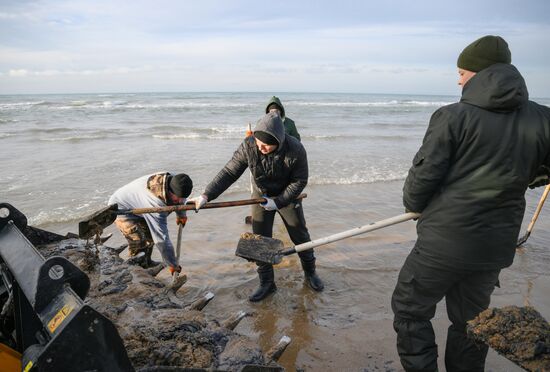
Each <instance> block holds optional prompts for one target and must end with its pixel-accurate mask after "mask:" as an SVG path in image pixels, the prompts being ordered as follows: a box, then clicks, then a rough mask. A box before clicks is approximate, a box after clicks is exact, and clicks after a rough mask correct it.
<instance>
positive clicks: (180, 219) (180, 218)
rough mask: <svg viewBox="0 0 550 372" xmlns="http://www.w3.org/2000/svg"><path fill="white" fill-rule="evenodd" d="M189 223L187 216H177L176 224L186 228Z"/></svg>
mask: <svg viewBox="0 0 550 372" xmlns="http://www.w3.org/2000/svg"><path fill="white" fill-rule="evenodd" d="M186 223H187V216H176V224H177V225H182V226H183V227H185V224H186Z"/></svg>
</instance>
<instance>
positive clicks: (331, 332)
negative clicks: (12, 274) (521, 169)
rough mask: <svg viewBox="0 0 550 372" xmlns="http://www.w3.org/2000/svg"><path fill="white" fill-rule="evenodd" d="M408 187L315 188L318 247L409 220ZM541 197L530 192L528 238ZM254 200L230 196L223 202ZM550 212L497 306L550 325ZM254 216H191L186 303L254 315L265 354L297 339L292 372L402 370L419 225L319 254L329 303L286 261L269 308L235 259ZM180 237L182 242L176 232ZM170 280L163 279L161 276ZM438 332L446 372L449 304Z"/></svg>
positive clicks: (309, 202) (311, 190) (252, 331)
mask: <svg viewBox="0 0 550 372" xmlns="http://www.w3.org/2000/svg"><path fill="white" fill-rule="evenodd" d="M402 184H403V183H402V181H396V182H387V183H379V184H364V185H324V186H315V187H308V188H307V189H306V192H307V193H308V198H307V199H306V200H305V202H304V210H305V214H306V219H307V222H308V227H309V229H310V233H311V236H312V239H316V238H320V237H323V236H326V235H329V234H332V233H337V232H340V231H343V230H347V229H350V228H353V227H357V226H361V225H365V224H368V223H370V222H373V221H377V220H381V219H384V218H388V217H391V216H394V215H397V214H401V213H403V207H402V204H401V188H402ZM541 192H542V190H537V191H528V194H527V205H528V208H527V211H526V217H525V220H524V226H523V228H522V233H523V232H524V231H525V228H526V226H527V223H528V222H529V220H530V218H531V216H532V214H533V211H534V208H535V206H536V203H537V202H538V198H539V196H540V193H541ZM247 197H248V195H245V194H242V193H231V192H227V193H225V194H224V195H222V197H220V198H219V199H218V200H217V201H223V200H232V199H241V198H247ZM546 210H547V209H546ZM546 210H543V212H542V214H541V216H540V217H539V221H538V222H537V225H536V226H535V230H534V231H533V233H532V235H531V237H530V238H529V241H528V242H527V244H526V246H525V248H524V249H522V250H521V251H519V252H518V254H517V256H516V259H515V262H514V264H513V265H512V266H511V267H510V268H507V269H504V270H503V272H502V274H501V277H500V282H501V288H497V289H496V290H495V292H494V294H493V297H492V302H491V307H502V306H506V305H517V306H523V305H525V304H530V305H532V306H534V307H535V308H536V309H537V310H538V311H539V312H540V313H541V314H542V315H543V316H544V317H545V318H546V319H550V275H549V274H548V272H547V268H548V267H549V264H550V251H549V250H548V245H549V243H550V229H549V227H550V218H549V217H548V216H549V215H550V214H549V213H548V212H546ZM248 211H249V209H248V207H237V208H227V209H219V210H204V211H201V212H199V213H197V214H195V213H189V222H188V224H187V226H186V228H185V230H184V234H183V244H182V255H181V256H182V258H181V264H182V266H183V268H184V271H185V272H186V273H187V275H188V277H189V281H188V282H187V284H186V285H185V286H184V287H182V289H181V290H180V291H179V292H178V296H182V297H187V298H193V297H196V296H198V295H199V294H200V293H203V292H205V291H206V290H209V291H212V292H214V293H215V294H216V297H215V298H214V299H213V300H212V301H211V303H210V304H209V305H208V306H207V307H206V308H205V309H204V310H203V312H204V313H205V314H206V315H211V316H212V317H216V318H218V317H221V315H222V314H228V313H233V312H236V311H239V310H245V311H250V312H252V313H254V316H252V317H248V318H246V319H244V320H243V321H242V322H241V323H240V324H239V325H238V327H237V328H236V329H235V331H236V332H238V333H241V334H243V335H247V336H249V337H251V338H252V339H253V340H256V341H257V342H258V344H259V345H260V347H261V349H262V350H264V352H265V351H267V349H268V348H269V347H271V346H272V345H273V344H274V343H276V342H277V341H278V340H279V339H280V337H281V336H282V335H288V336H290V337H291V338H292V342H291V344H290V345H289V346H288V348H287V350H286V351H285V353H284V354H283V356H282V357H281V359H280V360H279V362H280V364H282V365H283V366H284V367H286V368H287V370H289V371H294V370H300V369H303V370H307V371H330V370H351V371H379V370H381V371H401V370H402V368H401V365H400V363H399V360H398V356H397V352H396V350H395V333H394V331H393V328H392V319H393V314H392V311H391V307H390V298H391V293H392V291H393V288H394V286H395V282H396V278H397V274H398V271H399V269H400V267H401V265H402V263H403V261H404V260H405V257H406V256H407V254H408V252H409V251H410V249H411V248H412V246H413V244H414V239H415V237H416V233H415V224H414V222H412V221H410V222H405V223H402V224H400V225H397V226H393V227H388V228H385V229H382V230H378V231H375V232H372V233H369V234H366V235H363V236H358V237H355V238H351V239H347V240H343V241H340V242H336V243H332V244H330V245H327V246H323V247H319V248H317V249H316V256H317V258H318V261H317V263H318V270H319V275H320V276H321V278H322V279H323V280H324V282H325V291H324V292H322V293H320V294H318V293H314V292H313V291H312V290H310V289H309V288H308V287H307V286H306V285H305V283H304V281H303V273H302V271H301V268H300V265H299V260H298V259H297V257H296V256H293V257H288V258H286V259H285V260H283V262H282V263H281V264H279V265H277V266H276V269H275V278H276V282H277V286H278V291H277V292H276V293H275V294H274V295H273V296H271V297H269V298H268V299H266V300H265V301H263V302H261V303H259V304H252V303H250V302H248V299H247V297H248V295H249V294H250V292H251V291H253V290H254V288H255V287H256V286H257V282H258V279H257V274H256V272H255V265H254V264H252V263H249V262H247V261H246V260H244V259H241V258H238V257H236V256H235V255H234V252H235V248H236V243H237V241H238V239H239V236H240V234H241V233H242V232H245V231H250V226H248V225H245V223H244V218H245V216H246V215H247V214H248ZM450 213H452V211H450ZM172 218H174V217H172ZM276 221H277V222H276V225H275V228H274V236H275V237H277V238H279V239H282V240H283V241H284V242H285V244H289V240H288V237H287V235H286V233H285V231H284V227H283V226H282V224H281V223H280V219H279V218H277V219H276ZM40 227H42V228H49V229H51V230H52V231H55V232H60V233H64V232H66V231H69V230H71V231H74V230H76V223H75V224H74V225H72V226H69V225H65V226H60V225H57V226H46V225H45V226H40ZM170 228H171V236H172V239H173V242H175V239H176V234H177V229H176V228H175V223H173V225H172V226H170ZM109 232H113V233H114V236H113V238H111V240H110V241H109V245H111V246H117V245H118V244H123V243H124V240H123V238H122V236H121V235H120V234H119V233H118V232H117V231H116V230H115V229H114V227H113V226H111V227H110V228H109V229H107V230H106V233H109ZM156 254H157V257H156V258H157V259H159V257H158V253H156ZM167 275H168V274H167V272H162V273H161V274H160V277H161V278H162V276H166V278H167ZM433 323H434V328H435V332H436V338H437V343H438V345H439V353H440V361H439V368H440V370H441V371H444V370H445V368H444V362H443V354H444V347H445V337H446V329H447V327H448V325H449V322H448V320H447V316H446V311H445V304H444V303H443V302H442V303H440V304H439V306H438V308H437V312H436V316H435V319H434V322H433ZM486 370H487V371H521V369H520V368H519V367H517V366H515V365H514V364H513V363H511V362H509V361H508V360H506V359H505V358H503V357H501V356H499V355H497V354H496V353H495V352H493V351H490V353H489V356H488V358H487V363H486Z"/></svg>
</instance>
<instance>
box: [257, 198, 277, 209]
mask: <svg viewBox="0 0 550 372" xmlns="http://www.w3.org/2000/svg"><path fill="white" fill-rule="evenodd" d="M264 198H265V203H261V204H260V205H261V206H262V207H263V208H264V209H265V210H266V211H276V210H278V209H279V208H277V204H276V203H275V200H273V199H271V198H268V197H266V196H264Z"/></svg>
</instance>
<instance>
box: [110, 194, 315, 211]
mask: <svg viewBox="0 0 550 372" xmlns="http://www.w3.org/2000/svg"><path fill="white" fill-rule="evenodd" d="M306 197H307V194H300V195H298V197H297V198H296V200H301V199H303V198H306ZM264 202H265V198H254V199H244V200H233V201H226V202H214V203H206V204H205V205H204V206H203V207H202V208H201V209H211V208H226V207H238V206H242V205H252V204H260V203H264ZM191 210H195V203H190V204H183V205H170V206H166V207H156V208H136V209H119V210H118V211H117V212H116V214H145V213H163V212H168V213H170V212H176V211H191Z"/></svg>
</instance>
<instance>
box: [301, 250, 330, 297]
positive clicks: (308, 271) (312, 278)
mask: <svg viewBox="0 0 550 372" xmlns="http://www.w3.org/2000/svg"><path fill="white" fill-rule="evenodd" d="M308 258H309V257H308ZM300 261H301V262H302V269H304V274H305V276H306V282H307V284H308V285H309V286H310V287H311V289H313V290H314V291H316V292H321V291H322V290H323V289H324V288H325V285H324V284H323V281H322V280H321V278H319V276H318V275H317V273H316V272H315V257H311V258H309V259H308V260H307V261H306V259H305V258H302V257H300Z"/></svg>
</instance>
